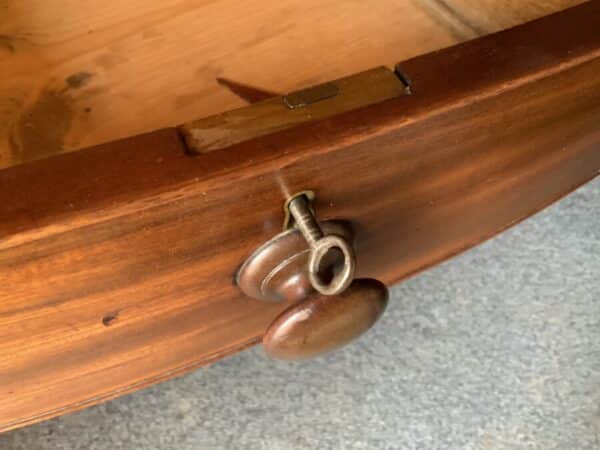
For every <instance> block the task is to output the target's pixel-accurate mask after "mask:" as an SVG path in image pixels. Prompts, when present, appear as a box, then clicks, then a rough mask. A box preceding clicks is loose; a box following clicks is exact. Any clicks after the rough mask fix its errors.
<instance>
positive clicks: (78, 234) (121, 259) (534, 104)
mask: <svg viewBox="0 0 600 450" xmlns="http://www.w3.org/2000/svg"><path fill="white" fill-rule="evenodd" d="M599 21H600V2H598V1H594V2H590V3H586V4H584V5H582V6H580V7H577V8H575V9H572V10H569V11H566V12H564V13H561V14H559V15H555V16H552V17H549V18H547V19H543V20H541V21H537V22H534V23H532V24H529V25H527V26H525V27H518V28H515V29H513V30H510V31H507V32H503V33H500V34H497V35H492V36H488V37H485V38H482V39H478V40H475V41H472V42H469V43H466V44H463V45H459V46H456V47H452V48H449V49H446V50H442V51H439V52H436V53H433V54H428V55H424V56H421V57H417V58H414V59H411V60H409V61H405V62H404V63H402V68H403V70H404V71H405V72H406V73H407V74H409V76H410V78H411V79H412V82H413V91H414V93H413V95H411V96H404V97H400V98H396V99H392V100H388V101H386V102H383V103H380V104H377V105H371V106H369V107H366V108H363V109H360V110H357V111H354V112H350V113H345V114H342V115H339V116H336V117H332V118H329V119H326V120H322V121H318V122H315V123H311V124H302V125H300V126H298V127H295V128H293V129H289V130H284V131H280V132H277V133H274V134H271V135H268V136H263V137H261V138H258V139H254V140H251V141H248V142H244V143H240V144H237V145H234V146H232V147H229V148H227V149H222V150H218V151H213V152H209V153H205V154H202V155H199V156H197V157H191V156H190V155H188V154H187V153H186V151H185V150H186V149H185V148H184V145H183V143H182V141H181V139H180V136H179V134H178V132H177V130H176V129H174V128H170V129H164V130H160V131H156V132H153V133H150V134H145V135H141V136H137V137H133V138H128V139H125V140H122V141H118V142H114V143H111V144H106V145H100V146H97V147H94V148H90V149H86V150H82V151H78V152H72V153H66V154H62V155H58V156H54V157H51V158H48V159H43V160H40V161H36V162H33V163H30V164H23V165H19V166H15V167H11V168H9V169H5V170H2V171H0V205H1V207H0V280H2V283H3V284H2V290H1V291H0V429H2V430H7V429H10V428H15V427H18V426H22V425H25V424H28V423H33V422H35V421H39V420H43V419H46V418H49V417H52V416H55V415H58V414H62V413H65V412H68V411H73V410H75V409H79V408H83V407H85V406H88V405H91V404H94V403H97V402H100V401H103V400H106V399H108V398H112V397H115V396H118V395H122V394H124V393H126V392H130V391H132V390H135V389H139V388H141V387H143V386H146V385H149V384H151V383H155V382H157V381H160V380H163V379H166V378H170V377H173V376H175V375H178V374H180V373H183V372H186V371H189V370H191V369H193V368H196V367H199V366H201V365H204V364H207V363H210V362H211V361H214V360H216V359H218V358H221V357H223V356H225V355H227V354H231V353H233V352H235V351H238V350H240V349H242V348H245V347H247V346H249V345H252V344H253V343H255V342H257V341H258V340H259V339H260V338H261V336H262V334H263V332H264V330H265V329H266V327H267V326H268V325H269V323H270V322H271V321H272V320H273V318H275V317H276V316H277V315H278V314H279V313H280V312H281V310H282V308H284V307H286V306H287V305H285V304H272V303H264V302H260V301H256V300H251V299H248V298H244V297H243V296H242V295H241V294H240V293H239V291H238V289H237V287H236V286H235V285H234V282H233V277H234V275H235V272H236V270H237V268H238V266H239V264H241V262H242V261H243V260H244V259H245V258H246V257H247V256H248V255H249V254H251V252H252V251H253V250H254V249H255V248H256V247H257V246H258V245H260V244H261V243H263V242H265V241H266V240H267V239H269V238H270V237H272V236H273V235H275V234H276V233H277V232H279V230H280V229H281V225H282V221H283V214H282V208H281V207H282V204H283V202H284V200H285V198H286V197H287V195H289V194H290V193H294V192H299V191H302V190H305V189H312V190H314V191H315V192H316V194H317V199H316V201H317V203H316V208H317V210H318V211H319V217H320V218H322V219H323V220H324V219H328V218H343V219H347V220H349V221H351V222H352V224H353V226H354V228H355V232H356V243H357V258H358V273H357V276H358V277H367V278H376V279H380V280H382V281H384V282H385V283H387V284H390V283H393V282H396V281H398V280H401V279H403V278H405V277H407V276H409V275H411V274H414V273H416V272H418V271H420V270H423V269H424V268H427V267H429V266H431V265H432V264H435V263H437V262H439V261H441V260H443V259H446V258H448V257H451V256H452V255H454V254H456V253H458V252H460V251H462V250H464V249H466V248H469V247H471V246H473V245H475V244H477V243H479V242H481V241H482V240H484V239H486V238H487V237H489V236H491V235H493V234H495V233H497V232H499V231H501V230H503V229H504V228H506V227H508V226H510V225H513V224H514V223H516V222H518V221H519V220H521V219H523V218H525V217H527V216H529V215H531V214H532V213H534V212H535V211H537V210H539V209H540V208H542V207H544V206H546V205H548V204H549V203H551V202H552V201H555V200H556V199H558V198H560V197H561V196H563V195H565V194H566V193H567V192H569V191H571V190H572V189H574V188H576V187H577V186H578V185H580V184H581V183H583V182H585V181H587V180H589V179H591V178H593V177H594V176H596V175H597V174H598V172H599V171H600V129H599V128H598V121H599V120H600V79H599V77H598V76H597V74H598V72H599V71H600V35H599V33H598V32H597V30H598V28H599V26H600V23H599ZM539 36H544V39H539ZM564 36H569V39H564Z"/></svg>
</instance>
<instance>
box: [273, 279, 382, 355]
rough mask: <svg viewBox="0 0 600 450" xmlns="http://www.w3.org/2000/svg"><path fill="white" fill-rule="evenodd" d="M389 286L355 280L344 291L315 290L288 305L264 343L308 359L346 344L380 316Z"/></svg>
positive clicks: (286, 353)
mask: <svg viewBox="0 0 600 450" xmlns="http://www.w3.org/2000/svg"><path fill="white" fill-rule="evenodd" d="M387 301H388V290H387V288H386V287H385V285H384V284H383V283H381V282H379V281H377V280H372V279H359V280H354V281H353V282H352V284H351V285H350V287H348V288H347V289H346V290H345V291H344V292H342V293H341V294H337V295H333V296H326V295H320V294H314V295H312V296H310V297H309V298H307V299H306V300H303V301H301V302H299V303H297V304H295V305H293V306H291V307H290V308H288V309H286V310H285V311H284V312H283V313H281V315H279V317H277V318H276V319H275V321H273V323H272V324H271V325H270V326H269V328H268V329H267V332H266V333H265V335H264V337H263V346H264V349H265V351H266V352H267V354H268V355H269V356H272V357H274V358H278V359H287V360H294V359H305V358H311V357H313V356H317V355H320V354H322V353H325V352H328V351H330V350H333V349H335V348H338V347H341V346H343V345H346V344H347V343H349V342H350V341H352V340H354V339H356V338H357V337H358V336H360V335H361V334H363V333H364V332H365V331H367V330H368V329H369V328H371V327H372V326H373V324H374V323H375V322H376V321H377V319H379V317H380V316H381V314H382V313H383V311H384V310H385V307H386V305H387Z"/></svg>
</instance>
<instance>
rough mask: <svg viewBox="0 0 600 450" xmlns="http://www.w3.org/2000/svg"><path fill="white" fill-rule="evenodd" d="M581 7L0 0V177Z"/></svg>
mask: <svg viewBox="0 0 600 450" xmlns="http://www.w3.org/2000/svg"><path fill="white" fill-rule="evenodd" d="M580 2H581V0H544V1H543V2H541V1H539V0H485V1H483V2H479V1H474V0H444V1H443V2H442V1H438V0H378V1H375V2H368V1H364V0H345V1H339V0H277V1H275V0H270V1H266V0H262V1H259V2H257V1H255V0H218V1H213V0H128V1H116V0H108V1H107V0H86V1H85V3H82V2H81V1H80V0H18V1H13V0H0V167H6V166H7V165H11V164H13V163H18V162H21V161H28V160H31V159H35V158H40V157H45V156H48V155H50V154H54V153H56V152H60V151H67V150H72V149H77V148H82V147H86V146H90V145H96V144H99V143H102V142H107V141H111V140H114V139H117V138H123V137H126V136H131V135H134V134H137V133H142V132H148V131H152V130H156V129H159V128H163V127H168V126H174V125H179V124H181V123H184V122H188V121H191V120H195V119H198V118H200V117H203V116H207V115H210V114H214V113H218V112H222V111H226V110H230V109H233V108H236V107H239V106H242V105H243V104H244V102H243V101H242V100H241V99H240V98H238V97H237V96H236V95H234V94H233V93H232V92H230V91H229V90H228V89H226V88H225V87H224V85H223V84H219V82H218V79H219V78H225V79H230V80H233V81H236V82H239V83H243V84H246V85H251V86H256V87H259V88H262V89H265V90H269V91H273V92H276V93H280V94H281V93H284V92H289V91H292V90H295V89H298V88H301V87H305V86H308V85H311V84H316V83H319V82H323V81H328V80H332V79H335V78H339V77H343V76H347V75H351V74H354V73H356V72H360V71H363V70H367V69H370V68H372V67H376V66H380V65H388V66H392V65H393V64H394V63H396V62H397V61H399V60H402V59H405V58H409V57H412V56H415V55H418V54H422V53H425V52H428V51H432V50H436V49H439V48H442V47H445V46H448V45H452V44H455V43H457V42H459V41H462V40H464V39H467V38H472V37H475V36H478V35H481V34H485V33H489V32H492V31H496V30H498V29H500V28H506V27H509V26H512V25H516V24H518V23H522V22H525V21H527V20H531V19H534V18H536V17H540V16H542V15H544V14H549V13H551V12H554V11H558V10H560V9H563V8H566V7H568V6H571V5H574V4H577V3H580Z"/></svg>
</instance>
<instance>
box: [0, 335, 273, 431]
mask: <svg viewBox="0 0 600 450" xmlns="http://www.w3.org/2000/svg"><path fill="white" fill-rule="evenodd" d="M261 340H262V336H256V337H253V338H251V339H248V340H247V341H244V342H240V343H237V344H236V345H233V346H231V347H229V348H227V349H225V350H223V351H220V352H216V353H214V354H213V355H211V356H209V357H204V358H202V359H199V360H198V361H194V362H192V363H189V364H185V365H183V366H181V367H177V368H176V369H173V370H170V371H168V372H164V373H161V374H160V376H156V377H148V378H146V379H144V380H141V381H139V382H137V383H135V384H131V385H128V386H123V387H122V388H120V389H116V390H114V391H111V392H109V393H106V394H103V395H98V396H95V397H91V398H89V399H86V400H85V401H81V402H77V403H73V404H70V405H67V406H63V407H61V408H56V409H52V410H49V411H45V412H43V413H41V414H37V415H35V416H30V417H27V418H26V419H20V420H16V421H14V422H8V423H3V424H1V425H0V433H4V432H6V431H10V430H13V429H15V428H20V427H25V426H27V425H32V424H34V423H37V422H41V421H44V420H48V419H51V418H53V417H57V416H60V415H63V414H65V413H73V412H76V411H80V410H82V409H85V408H88V407H90V406H92V405H97V404H99V403H104V402H106V401H108V400H112V399H114V398H116V397H121V396H123V395H125V394H129V393H131V392H134V391H137V390H139V389H142V388H144V387H147V386H150V385H153V384H156V383H160V382H161V381H166V380H170V379H173V378H176V377H180V376H182V375H185V374H187V373H189V372H192V371H194V370H197V369H200V368H202V367H206V366H210V365H211V364H214V363H215V362H217V361H219V360H221V359H223V358H224V357H226V356H229V355H232V354H234V353H238V352H241V351H243V350H246V349H248V348H250V347H252V346H254V345H256V344H259V343H260V341H261Z"/></svg>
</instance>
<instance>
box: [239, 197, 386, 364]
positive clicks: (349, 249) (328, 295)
mask: <svg viewBox="0 0 600 450" xmlns="http://www.w3.org/2000/svg"><path fill="white" fill-rule="evenodd" d="M313 198H314V195H313V194H312V192H310V191H304V192H302V193H300V194H298V195H295V196H292V197H291V198H290V199H288V201H287V202H286V204H285V210H286V226H287V229H286V230H284V231H283V232H282V233H280V234H278V235H277V236H275V237H273V238H272V239H270V240H269V241H267V242H266V243H265V244H264V245H262V246H260V247H259V248H258V249H257V250H255V251H254V253H253V254H252V255H251V256H250V257H249V258H248V259H247V260H246V261H245V262H244V264H243V265H242V266H241V267H240V269H239V271H238V274H237V278H236V281H237V284H238V286H239V287H240V289H241V290H242V291H243V292H244V293H245V294H246V295H248V296H250V297H253V298H256V299H259V300H265V301H288V302H290V303H292V306H290V307H289V308H288V309H286V310H285V311H284V312H283V313H282V314H281V315H280V316H279V317H277V318H276V319H275V320H274V321H273V323H272V324H271V325H270V326H269V328H268V329H267V331H266V333H265V335H264V337H263V346H264V348H265V350H266V352H267V354H269V355H270V356H272V357H275V358H280V359H303V358H309V357H312V356H316V355H319V354H321V353H324V352H327V351H329V350H332V349H334V348H337V347H340V346H342V345H345V344H347V343H348V342H350V341H352V340H353V339H355V338H357V337H358V336H359V335H361V334H362V333H364V332H365V331H366V330H368V329H369V328H371V326H372V325H373V324H374V323H375V322H376V321H377V319H379V317H380V316H381V314H382V313H383V311H384V309H385V307H386V305H387V300H388V290H387V288H386V287H385V285H383V284H382V283H381V282H379V281H377V280H372V279H358V280H357V279H354V273H355V268H356V257H355V253H354V249H353V246H352V242H353V234H352V230H351V227H350V224H349V223H348V222H344V221H339V220H330V221H324V222H322V223H319V222H318V221H317V220H316V217H315V213H314V209H313V208H312V203H311V201H312V199H313Z"/></svg>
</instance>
